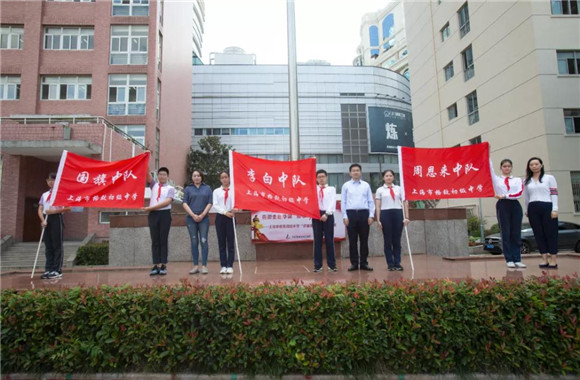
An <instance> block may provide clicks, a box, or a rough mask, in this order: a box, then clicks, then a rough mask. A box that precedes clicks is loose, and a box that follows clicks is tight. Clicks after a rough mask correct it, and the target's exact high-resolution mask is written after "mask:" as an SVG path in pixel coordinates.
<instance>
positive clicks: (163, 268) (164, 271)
mask: <svg viewBox="0 0 580 380" xmlns="http://www.w3.org/2000/svg"><path fill="white" fill-rule="evenodd" d="M159 274H160V275H162V276H165V275H166V274H167V267H166V266H165V264H163V265H161V268H159Z"/></svg>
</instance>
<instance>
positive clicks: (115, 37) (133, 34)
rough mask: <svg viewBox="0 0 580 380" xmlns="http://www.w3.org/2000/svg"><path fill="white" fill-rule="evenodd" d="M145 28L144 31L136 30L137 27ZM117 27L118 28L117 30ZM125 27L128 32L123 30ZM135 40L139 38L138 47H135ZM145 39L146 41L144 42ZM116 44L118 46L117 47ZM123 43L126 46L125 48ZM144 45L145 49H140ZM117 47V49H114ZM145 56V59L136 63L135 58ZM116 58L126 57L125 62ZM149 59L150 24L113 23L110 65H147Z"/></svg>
mask: <svg viewBox="0 0 580 380" xmlns="http://www.w3.org/2000/svg"><path fill="white" fill-rule="evenodd" d="M137 28H139V29H143V30H144V31H145V33H146V34H145V35H142V34H141V33H143V31H135V29H137ZM115 29H116V30H115ZM123 29H125V30H126V34H115V33H122V32H121V30H123ZM135 40H137V48H136V49H135ZM143 41H144V42H143ZM115 45H117V48H116V49H115ZM123 45H125V48H124V49H123ZM143 45H144V47H145V50H140V49H141V47H142V46H143ZM114 49H115V50H114ZM134 57H135V59H137V57H141V58H142V57H145V60H144V61H139V62H136V63H134V62H133V58H134ZM115 58H125V60H124V61H123V62H113V60H114V59H115ZM148 61H149V26H148V25H111V41H110V45H109V64H110V65H115V66H116V65H147V63H148Z"/></svg>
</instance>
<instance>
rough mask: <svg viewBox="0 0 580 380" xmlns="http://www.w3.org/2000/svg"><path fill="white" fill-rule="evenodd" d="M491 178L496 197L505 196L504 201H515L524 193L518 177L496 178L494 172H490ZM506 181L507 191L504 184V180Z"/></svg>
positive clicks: (522, 183)
mask: <svg viewBox="0 0 580 380" xmlns="http://www.w3.org/2000/svg"><path fill="white" fill-rule="evenodd" d="M491 175H492V176H493V189H494V190H495V193H496V194H497V195H505V199H513V200H516V199H518V198H519V197H521V196H522V194H523V192H524V181H522V179H521V178H519V177H513V176H510V177H505V176H497V175H495V173H494V172H491ZM506 178H507V179H508V184H509V186H510V188H509V189H508V188H507V186H506V184H505V179H506Z"/></svg>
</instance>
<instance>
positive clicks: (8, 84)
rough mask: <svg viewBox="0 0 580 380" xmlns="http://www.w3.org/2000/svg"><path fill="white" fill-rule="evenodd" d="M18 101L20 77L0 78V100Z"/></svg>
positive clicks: (7, 76) (6, 76)
mask: <svg viewBox="0 0 580 380" xmlns="http://www.w3.org/2000/svg"><path fill="white" fill-rule="evenodd" d="M19 99H20V75H2V76H0V100H19Z"/></svg>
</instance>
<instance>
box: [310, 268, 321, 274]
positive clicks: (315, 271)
mask: <svg viewBox="0 0 580 380" xmlns="http://www.w3.org/2000/svg"><path fill="white" fill-rule="evenodd" d="M312 271H313V272H314V273H320V272H322V267H320V268H314V269H313V270H312Z"/></svg>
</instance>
